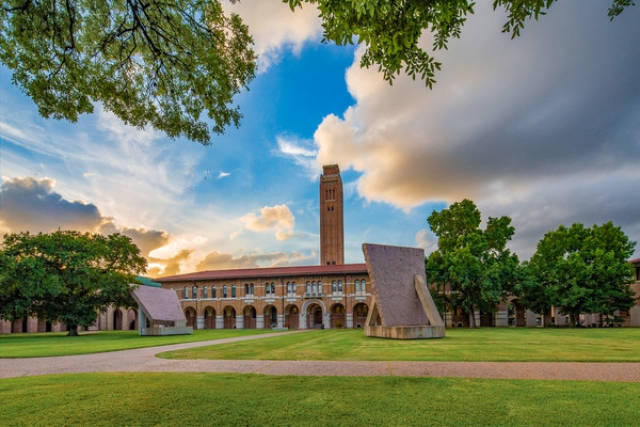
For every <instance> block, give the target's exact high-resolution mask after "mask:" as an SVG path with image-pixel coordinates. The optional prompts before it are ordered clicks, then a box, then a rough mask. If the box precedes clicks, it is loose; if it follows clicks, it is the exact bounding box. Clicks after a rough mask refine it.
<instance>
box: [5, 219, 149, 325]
mask: <svg viewBox="0 0 640 427" xmlns="http://www.w3.org/2000/svg"><path fill="white" fill-rule="evenodd" d="M0 262H1V264H0V271H2V274H1V275H0V318H3V319H8V320H15V319H18V318H22V317H25V316H37V317H40V318H45V319H47V320H49V321H52V322H55V321H60V322H62V323H64V324H66V325H67V326H68V328H69V333H70V334H71V335H74V334H77V327H78V326H85V327H87V326H89V325H91V324H92V323H94V322H95V320H96V316H97V312H98V311H99V310H104V309H106V308H107V306H109V305H111V304H115V305H124V306H130V305H133V301H132V300H131V296H130V294H129V283H134V282H135V281H136V279H135V276H136V274H138V273H142V272H144V271H145V269H146V265H147V262H146V260H145V259H144V258H143V257H142V256H140V250H139V249H138V247H137V246H135V245H134V244H133V243H132V242H131V239H130V238H129V237H126V236H122V235H120V234H112V235H110V236H103V235H100V234H89V233H84V234H83V233H79V232H76V231H56V232H54V233H50V234H43V233H40V234H37V235H33V234H29V233H28V232H25V233H15V234H7V235H5V236H4V241H3V247H2V251H1V252H0Z"/></svg>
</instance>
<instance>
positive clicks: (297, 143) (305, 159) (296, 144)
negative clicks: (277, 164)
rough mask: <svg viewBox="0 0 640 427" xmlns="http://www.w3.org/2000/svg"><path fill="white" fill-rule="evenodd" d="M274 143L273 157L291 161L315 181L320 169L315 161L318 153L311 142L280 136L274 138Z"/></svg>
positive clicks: (289, 136)
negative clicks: (275, 145) (275, 144)
mask: <svg viewBox="0 0 640 427" xmlns="http://www.w3.org/2000/svg"><path fill="white" fill-rule="evenodd" d="M276 143H277V144H278V149H277V151H275V153H274V154H275V155H277V156H280V157H284V158H287V159H289V160H292V161H293V162H294V163H295V164H297V165H298V166H300V167H301V168H302V169H303V170H304V171H306V173H307V175H309V177H310V178H311V179H314V180H315V179H316V178H318V176H320V172H321V171H322V168H321V166H320V165H319V164H318V162H317V161H316V157H317V156H318V151H317V149H316V147H315V146H314V142H313V141H310V140H306V139H301V138H298V137H296V136H292V135H285V134H280V135H277V136H276Z"/></svg>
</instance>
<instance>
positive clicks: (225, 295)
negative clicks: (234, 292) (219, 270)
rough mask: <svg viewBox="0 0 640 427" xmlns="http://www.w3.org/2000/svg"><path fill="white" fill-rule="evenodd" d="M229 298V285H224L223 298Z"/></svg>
mask: <svg viewBox="0 0 640 427" xmlns="http://www.w3.org/2000/svg"><path fill="white" fill-rule="evenodd" d="M226 297H227V285H224V286H223V287H222V298H226Z"/></svg>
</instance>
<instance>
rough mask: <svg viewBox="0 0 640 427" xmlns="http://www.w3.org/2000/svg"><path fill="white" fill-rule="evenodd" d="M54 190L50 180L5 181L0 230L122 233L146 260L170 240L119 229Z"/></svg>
mask: <svg viewBox="0 0 640 427" xmlns="http://www.w3.org/2000/svg"><path fill="white" fill-rule="evenodd" d="M54 188H55V181H54V180H52V179H49V178H41V179H37V178H33V177H26V178H5V179H4V180H3V182H2V185H1V186H0V228H2V229H3V230H4V231H6V232H20V231H30V232H32V233H38V232H45V233H46V232H51V231H55V230H57V229H61V230H78V231H88V232H94V233H102V234H113V233H121V234H123V235H125V236H128V237H130V238H131V240H132V241H133V243H135V244H136V245H137V246H138V247H139V248H140V252H141V254H142V255H143V256H145V257H148V256H149V253H150V252H151V251H153V250H154V249H156V248H159V247H161V246H164V245H166V244H167V243H168V242H169V240H170V236H169V234H168V233H167V232H166V231H162V230H152V229H146V228H144V227H141V228H130V227H118V226H117V225H116V224H115V222H114V221H113V219H112V218H107V217H104V216H103V215H102V214H101V213H100V209H98V207H97V206H96V205H95V204H93V203H85V202H81V201H70V200H68V199H66V198H65V197H64V196H62V195H61V194H60V193H58V192H56V191H54Z"/></svg>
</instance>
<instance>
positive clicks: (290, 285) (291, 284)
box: [287, 282, 296, 296]
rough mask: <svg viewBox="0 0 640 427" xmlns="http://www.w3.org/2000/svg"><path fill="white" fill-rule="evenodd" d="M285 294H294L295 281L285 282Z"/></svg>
mask: <svg viewBox="0 0 640 427" xmlns="http://www.w3.org/2000/svg"><path fill="white" fill-rule="evenodd" d="M287 295H288V296H295V295H296V282H287Z"/></svg>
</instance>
